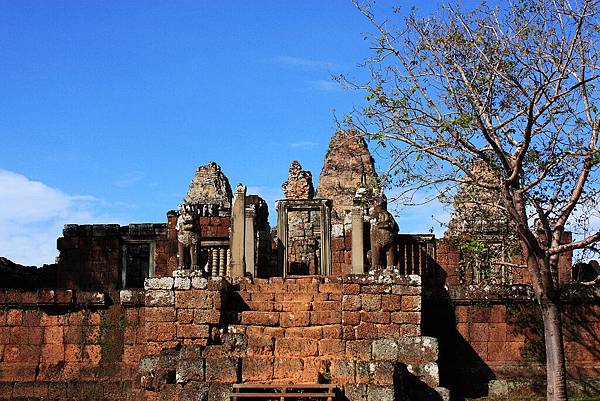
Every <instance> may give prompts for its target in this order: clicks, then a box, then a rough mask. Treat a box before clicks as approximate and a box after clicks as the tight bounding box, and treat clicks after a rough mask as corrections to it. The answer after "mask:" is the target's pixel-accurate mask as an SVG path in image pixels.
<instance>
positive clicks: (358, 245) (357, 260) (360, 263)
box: [352, 206, 365, 274]
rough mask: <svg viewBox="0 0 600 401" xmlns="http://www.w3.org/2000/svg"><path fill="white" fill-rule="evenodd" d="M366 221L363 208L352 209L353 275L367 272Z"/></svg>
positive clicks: (354, 207)
mask: <svg viewBox="0 0 600 401" xmlns="http://www.w3.org/2000/svg"><path fill="white" fill-rule="evenodd" d="M364 227H365V224H364V221H363V208H362V206H353V207H352V274H364V272H365V244H364Z"/></svg>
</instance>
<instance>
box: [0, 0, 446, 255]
mask: <svg viewBox="0 0 600 401" xmlns="http://www.w3.org/2000/svg"><path fill="white" fill-rule="evenodd" d="M391 6H392V2H389V1H382V2H378V3H377V7H378V8H379V9H381V10H390V9H391ZM408 7H409V6H408V5H407V8H408ZM370 30H371V27H370V26H369V24H368V22H367V21H366V19H365V18H364V17H362V16H361V15H360V13H359V12H358V11H357V10H356V9H355V8H354V7H353V5H352V3H351V2H350V1H327V2H323V1H301V2H300V1H298V2H282V1H258V2H247V1H236V2H226V1H218V2H214V1H212V2H208V1H206V2H205V1H189V2H186V1H172V2H171V1H169V2H167V1H143V2H142V1H102V2H100V1H78V2H75V1H26V0H20V1H3V0H0V54H1V55H2V56H1V57H0V76H2V79H1V80H0V93H1V94H2V96H0V110H2V112H1V113H0V138H2V141H1V143H2V146H0V255H1V256H7V257H9V258H11V259H13V260H15V261H17V262H20V263H24V264H41V263H50V262H52V261H53V258H54V256H56V255H57V252H56V249H55V247H56V245H55V244H56V242H55V239H56V237H58V236H59V235H60V233H61V228H62V225H63V224H65V223H73V222H78V223H89V222H107V223H112V222H116V223H121V224H127V223H129V222H163V221H165V213H166V211H167V210H169V209H173V208H175V207H176V206H177V204H178V203H180V202H181V199H182V198H183V196H184V194H185V192H186V190H187V186H188V184H189V181H190V179H191V177H192V176H193V173H194V170H195V168H196V166H198V165H200V164H205V163H207V162H209V161H211V160H215V161H217V162H218V163H219V164H220V165H221V166H222V168H223V171H224V172H225V174H226V175H227V176H228V177H229V179H230V182H231V184H232V185H235V184H237V183H238V182H242V183H244V184H245V185H247V186H248V187H249V188H250V191H251V192H254V193H257V192H258V193H259V194H261V195H263V197H265V198H266V199H267V200H268V201H269V202H272V201H273V200H275V199H277V198H279V197H281V191H280V187H281V183H282V182H283V181H285V179H286V177H287V168H288V166H289V164H290V162H291V161H292V160H294V159H297V160H299V161H300V163H301V164H302V165H303V167H304V168H305V169H308V170H310V171H312V173H313V177H314V180H315V185H316V180H317V178H318V176H319V172H320V170H321V167H322V163H323V157H324V154H325V151H326V148H327V142H328V140H329V137H330V136H331V135H332V133H333V132H334V130H335V128H336V124H335V118H334V111H333V110H335V115H336V116H337V117H338V118H340V119H341V118H343V115H344V114H345V113H347V112H349V111H351V110H352V108H353V107H360V106H361V105H362V101H363V94H360V93H357V92H350V91H345V90H343V89H341V88H340V87H339V86H338V85H337V84H335V83H334V82H332V81H331V78H330V77H331V74H339V73H345V74H348V75H350V76H351V77H355V78H357V79H361V78H363V77H364V74H365V72H364V71H361V69H360V68H359V67H358V64H360V63H361V61H362V60H363V59H364V58H365V57H366V56H368V55H369V46H368V42H367V41H364V40H363V37H364V33H365V32H369V31H370ZM270 212H271V214H272V215H274V210H273V205H272V204H270ZM431 214H432V208H431V206H430V207H427V208H426V210H424V211H414V210H413V211H410V213H408V212H405V213H404V214H401V215H399V216H398V219H399V223H400V226H401V230H402V231H405V232H418V231H427V230H428V229H429V227H431V226H434V225H436V223H435V222H434V221H433V220H431V219H430V216H431ZM271 217H272V220H273V217H274V216H271ZM424 217H426V218H424Z"/></svg>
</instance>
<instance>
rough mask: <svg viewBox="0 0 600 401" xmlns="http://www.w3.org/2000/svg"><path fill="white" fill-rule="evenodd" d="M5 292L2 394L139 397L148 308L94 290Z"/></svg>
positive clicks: (0, 326)
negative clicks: (110, 299) (112, 300)
mask: <svg viewBox="0 0 600 401" xmlns="http://www.w3.org/2000/svg"><path fill="white" fill-rule="evenodd" d="M0 294H1V296H0V303H1V304H2V308H1V309H0V360H1V363H0V399H21V400H24V399H28V400H38V399H39V400H42V399H44V400H64V399H78V400H84V399H89V400H95V399H105V400H135V399H139V398H137V397H136V395H135V391H134V390H133V389H134V387H135V386H136V383H135V377H136V375H137V371H138V363H139V358H140V356H141V354H142V353H141V351H142V350H143V345H144V342H143V341H142V340H143V339H144V338H145V333H144V332H143V329H144V327H143V324H140V321H141V320H142V319H143V309H132V310H128V309H125V308H123V307H122V306H121V305H119V304H115V305H112V306H108V304H109V303H108V302H107V301H108V299H107V298H106V297H105V296H104V294H102V293H96V292H83V291H72V290H48V289H47V290H39V291H37V292H33V291H30V292H21V291H15V290H9V291H2V292H0Z"/></svg>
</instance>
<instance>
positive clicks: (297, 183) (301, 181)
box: [281, 160, 315, 199]
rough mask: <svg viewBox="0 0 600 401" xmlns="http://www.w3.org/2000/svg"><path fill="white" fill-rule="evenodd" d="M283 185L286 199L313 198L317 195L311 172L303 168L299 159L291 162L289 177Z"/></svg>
mask: <svg viewBox="0 0 600 401" xmlns="http://www.w3.org/2000/svg"><path fill="white" fill-rule="evenodd" d="M281 187H282V189H283V194H284V195H285V197H286V199H312V198H313V197H314V195H315V189H314V187H313V182H312V174H311V172H310V171H307V170H303V169H302V166H301V165H300V163H299V162H298V161H297V160H294V161H293V162H292V164H290V169H289V172H288V179H287V181H286V182H284V183H283V185H282V186H281Z"/></svg>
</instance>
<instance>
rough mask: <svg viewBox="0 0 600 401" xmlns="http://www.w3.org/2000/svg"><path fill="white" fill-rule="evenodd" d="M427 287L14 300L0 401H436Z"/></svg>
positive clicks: (155, 290)
mask: <svg viewBox="0 0 600 401" xmlns="http://www.w3.org/2000/svg"><path fill="white" fill-rule="evenodd" d="M420 288H421V287H420V279H419V277H418V276H408V277H407V276H403V275H398V274H395V273H394V272H384V271H379V272H374V274H370V275H357V276H344V277H330V278H300V279H283V278H271V279H268V280H267V279H263V280H261V279H256V280H254V281H253V282H251V281H249V280H248V279H244V278H242V279H238V280H236V281H231V280H228V279H224V278H221V277H211V278H203V277H200V276H197V275H195V273H190V272H187V271H179V270H175V271H174V272H173V277H160V278H152V279H148V280H146V284H145V289H138V290H136V289H131V290H122V291H120V292H119V293H111V294H104V293H99V292H84V291H72V290H58V289H56V290H50V289H44V290H39V291H29V292H26V291H25V292H24V291H17V290H6V291H3V292H2V296H1V299H0V302H1V303H2V304H3V306H4V309H1V310H0V399H20V398H23V399H24V398H27V399H30V400H32V399H33V400H37V399H39V400H41V399H69V398H70V399H79V400H84V399H87V400H100V399H102V400H113V399H114V400H117V399H136V400H137V399H147V400H154V399H180V400H189V399H204V398H202V397H201V396H200V398H197V397H199V394H200V395H206V396H208V397H209V399H212V400H225V399H227V398H226V397H227V395H228V394H229V391H230V385H231V383H235V382H292V383H317V382H331V383H334V384H337V385H339V387H340V388H341V389H343V390H344V391H345V394H346V397H347V398H348V400H350V401H354V400H360V401H363V400H364V401H366V400H371V399H381V400H387V399H389V400H393V399H398V400H401V399H403V398H402V397H404V396H405V395H407V394H411V391H417V390H418V392H419V394H420V397H425V395H423V394H428V393H427V391H425V392H423V388H426V389H429V390H428V391H430V392H433V393H435V394H436V397H439V395H437V394H438V393H437V392H436V390H435V388H436V387H437V386H438V385H439V380H438V368H437V363H436V360H437V353H438V351H437V342H436V340H435V339H433V338H428V337H422V336H421V335H420V323H421V289H420ZM407 383H414V384H415V385H414V386H413V385H411V386H408V385H407ZM439 391H442V390H439ZM191 397H193V398H191ZM224 397H225V398H224ZM411 399H419V398H414V397H413V398H411ZM422 399H430V398H422Z"/></svg>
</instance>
